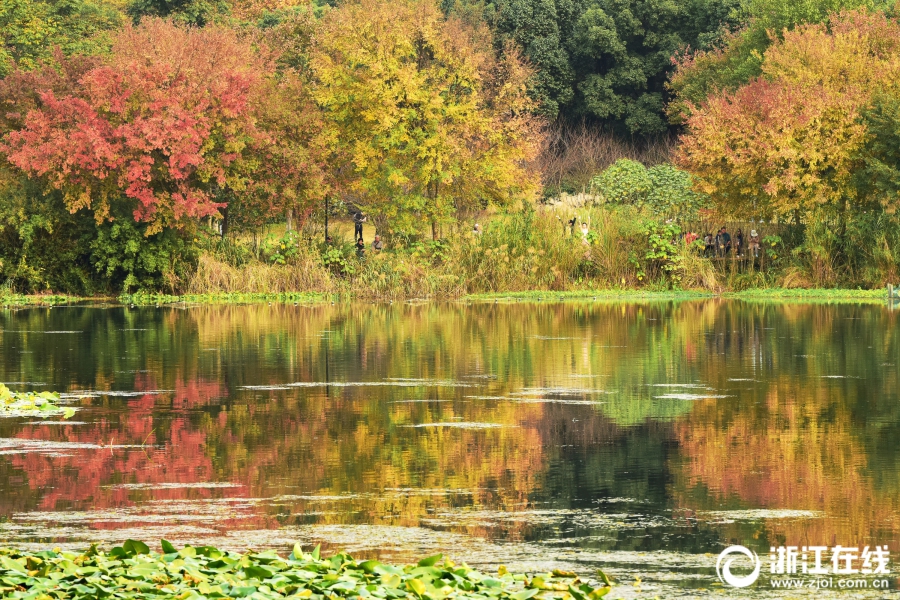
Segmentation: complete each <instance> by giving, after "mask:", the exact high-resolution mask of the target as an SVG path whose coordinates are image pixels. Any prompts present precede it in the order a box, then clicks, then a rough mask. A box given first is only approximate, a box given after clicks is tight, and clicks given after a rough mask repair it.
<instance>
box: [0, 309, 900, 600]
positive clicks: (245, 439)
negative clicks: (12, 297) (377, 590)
mask: <svg viewBox="0 0 900 600" xmlns="http://www.w3.org/2000/svg"><path fill="white" fill-rule="evenodd" d="M898 315H900V313H898V312H895V311H892V310H890V309H889V308H888V307H887V306H886V305H882V304H869V305H861V304H799V303H798V304H791V303H784V304H781V303H763V302H743V301H737V300H721V299H702V300H686V301H648V302H610V301H599V300H598V301H591V300H587V301H564V302H554V303H548V302H538V301H533V302H525V301H522V302H503V301H501V302H500V303H494V302H483V303H465V302H458V303H407V304H404V303H396V304H391V305H389V304H355V303H345V304H341V303H338V304H336V305H331V304H330V303H325V304H314V305H299V306H294V305H293V304H286V305H285V304H273V305H266V304H257V305H202V306H183V305H177V306H162V307H152V306H151V307H127V306H91V305H76V306H67V307H54V308H52V309H49V308H46V307H42V308H22V309H18V310H13V309H6V310H4V311H0V327H2V333H0V352H2V364H0V380H2V381H3V382H6V384H7V385H8V386H9V387H10V388H12V389H14V390H38V391H42V390H53V391H60V392H64V393H65V396H66V399H65V401H66V402H67V403H68V404H69V405H71V406H74V407H77V408H78V412H77V413H76V414H75V416H74V417H72V418H71V419H70V420H69V421H61V420H60V419H58V418H53V419H47V420H44V421H41V420H39V419H32V418H21V417H16V418H2V419H0V544H5V545H16V546H22V547H28V548H32V549H36V548H44V547H48V546H60V547H74V548H84V547H86V546H87V545H89V543H91V542H94V541H102V542H108V543H113V542H121V541H122V540H124V539H126V538H137V539H143V540H146V541H148V542H154V541H155V540H158V539H159V538H163V537H164V538H166V539H169V540H171V541H173V542H175V543H192V544H195V545H197V544H210V545H218V546H221V547H228V548H232V549H238V550H243V549H246V548H247V547H252V548H256V549H263V548H270V547H274V548H277V549H279V550H281V551H283V552H285V553H287V552H288V551H289V549H290V547H291V546H292V545H293V543H294V542H295V541H299V542H300V543H301V544H303V545H304V546H306V547H310V546H312V545H314V544H319V543H321V544H322V546H323V549H325V550H329V551H331V550H339V549H346V550H349V551H351V552H352V553H354V554H356V555H359V556H379V557H382V558H384V559H388V560H397V561H411V560H415V559H418V558H421V557H423V556H427V555H430V554H434V553H436V552H444V553H446V554H449V555H450V556H452V557H453V558H455V559H458V560H465V561H467V562H468V563H469V564H471V565H473V566H478V567H480V568H484V569H496V568H497V566H498V565H499V564H506V565H507V566H508V567H509V568H510V569H511V570H512V569H516V570H523V569H524V570H529V571H531V570H547V569H553V568H563V569H574V570H576V571H578V572H580V573H581V572H583V573H588V574H590V573H592V572H593V571H594V569H596V568H598V567H599V568H602V569H604V570H605V571H606V572H607V573H610V574H611V575H613V576H614V577H615V578H617V579H618V580H619V581H620V582H621V584H620V585H619V586H618V587H617V588H616V592H615V593H614V594H611V595H610V596H609V597H612V598H619V597H623V598H632V597H641V598H643V597H653V596H659V597H673V596H683V597H695V596H696V597H704V596H710V595H715V596H717V597H722V595H723V593H724V594H726V595H727V597H767V598H769V597H778V596H779V593H777V592H774V591H772V590H771V589H770V587H769V586H770V584H769V583H768V582H769V580H770V579H771V578H773V577H775V576H774V575H771V574H770V573H769V567H768V560H769V554H770V548H771V547H773V546H775V547H777V546H789V545H797V546H801V545H822V546H828V547H834V546H837V545H842V546H845V547H848V546H849V547H859V548H860V550H861V549H862V548H863V547H865V546H870V547H871V546H875V545H884V544H886V545H888V547H889V548H890V550H891V551H892V552H895V553H898V552H900V545H898V542H900V476H898V475H900V393H898V365H900V333H898V328H897V320H898ZM733 544H740V545H744V546H746V547H748V548H750V549H751V550H753V551H755V552H757V553H758V554H759V556H760V558H761V559H762V564H763V571H762V576H761V578H760V581H759V582H757V583H756V584H754V586H751V587H749V588H745V589H743V590H738V589H730V588H723V586H722V584H721V583H719V580H718V579H717V577H716V569H715V566H716V557H717V555H718V553H719V552H721V551H722V550H723V549H724V548H725V547H727V546H730V545H733ZM897 556H900V554H896V555H892V558H896V557H897ZM830 560H831V555H830V554H829V556H828V557H827V558H826V562H828V561H830ZM829 564H830V562H829ZM898 569H900V567H898ZM892 570H896V569H892ZM894 577H895V576H894V575H891V576H890V577H889V579H890V581H891V585H892V586H895V587H896V582H895V581H894ZM636 578H639V581H638V580H637V579H636ZM895 593H896V592H895ZM808 594H809V595H810V597H812V596H813V595H815V596H816V597H820V596H819V595H818V594H814V593H813V592H812V591H810V592H808ZM836 595H840V594H836ZM846 595H847V594H843V595H840V596H841V597H845V596H846ZM797 596H798V593H797V592H794V593H791V594H790V596H789V597H797ZM853 596H854V597H873V598H876V597H883V596H884V592H876V591H873V590H870V591H869V592H859V591H856V592H853ZM785 597H788V596H787V595H786V596H785Z"/></svg>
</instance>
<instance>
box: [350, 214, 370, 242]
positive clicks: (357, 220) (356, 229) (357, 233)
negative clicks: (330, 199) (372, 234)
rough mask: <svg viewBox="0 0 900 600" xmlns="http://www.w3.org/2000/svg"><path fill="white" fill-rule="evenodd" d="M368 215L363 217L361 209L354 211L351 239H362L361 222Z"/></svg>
mask: <svg viewBox="0 0 900 600" xmlns="http://www.w3.org/2000/svg"><path fill="white" fill-rule="evenodd" d="M367 218H368V217H364V216H363V214H362V211H356V213H355V214H354V215H353V239H354V240H362V239H363V230H362V227H363V226H362V224H363V223H364V222H365V221H366V219H367Z"/></svg>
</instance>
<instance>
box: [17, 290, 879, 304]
mask: <svg viewBox="0 0 900 600" xmlns="http://www.w3.org/2000/svg"><path fill="white" fill-rule="evenodd" d="M714 298H721V299H729V300H744V301H754V302H770V301H797V302H807V301H810V302H812V301H815V302H822V301H833V302H865V303H873V302H885V301H887V300H888V295H887V291H886V290H884V289H874V290H861V289H831V288H812V289H801V288H793V289H787V288H752V289H747V290H741V291H726V292H720V293H715V292H707V291H693V290H668V291H651V290H640V289H600V290H568V291H548V290H528V291H516V292H512V291H509V292H479V293H473V294H464V295H460V296H431V297H426V298H415V297H396V298H394V297H388V296H377V297H371V296H364V295H362V296H360V295H346V294H328V293H323V292H278V293H264V292H258V293H221V294H182V295H171V294H123V295H120V296H87V297H81V296H69V295H64V294H29V295H25V294H15V295H7V296H5V297H0V304H2V305H3V307H4V308H10V307H29V306H31V307H33V306H47V307H52V306H67V305H69V306H70V305H73V304H84V303H89V302H97V303H108V304H112V305H132V306H150V305H160V306H161V305H171V304H253V303H262V302H269V303H272V302H278V303H294V304H299V303H304V304H319V303H327V302H337V301H340V302H347V301H349V302H375V303H380V302H394V301H399V302H404V303H417V302H460V301H462V302H487V301H491V300H493V301H495V302H500V301H505V302H509V301H516V302H521V301H528V302H543V301H548V302H562V301H567V300H603V301H610V300H621V301H632V300H634V301H646V300H661V301H663V300H664V301H672V300H679V301H680V300H703V299H714Z"/></svg>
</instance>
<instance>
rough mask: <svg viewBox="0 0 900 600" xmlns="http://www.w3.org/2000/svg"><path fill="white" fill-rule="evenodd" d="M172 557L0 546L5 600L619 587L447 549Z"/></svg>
mask: <svg viewBox="0 0 900 600" xmlns="http://www.w3.org/2000/svg"><path fill="white" fill-rule="evenodd" d="M161 546H162V553H161V554H160V553H157V552H153V551H151V550H150V548H149V547H148V546H147V545H146V544H145V543H143V542H139V541H136V540H128V541H126V542H125V543H124V544H122V545H121V546H116V547H114V548H112V549H110V550H109V551H104V550H102V549H100V548H99V547H98V546H97V545H94V546H91V548H90V549H89V550H87V551H86V552H84V553H78V552H66V551H59V550H47V551H41V552H24V551H18V550H14V549H0V595H2V596H3V597H4V598H70V599H72V600H87V599H88V598H91V599H93V598H98V597H105V596H113V597H116V598H163V597H165V598H179V599H182V600H186V599H188V598H228V597H231V598H245V597H249V598H257V599H268V598H285V597H288V596H290V597H293V598H309V599H310V600H325V599H328V600H337V599H338V598H377V599H384V600H398V599H400V598H405V599H408V600H446V599H460V600H463V599H472V600H475V599H478V600H488V599H496V600H529V599H530V598H538V599H545V600H596V599H598V598H601V597H603V596H605V595H606V594H607V593H608V592H609V591H610V590H611V589H612V587H611V586H612V584H611V582H610V580H609V579H608V578H607V577H606V575H604V574H603V573H602V572H599V571H598V577H599V579H600V581H599V583H598V584H597V586H593V585H591V584H590V583H588V582H585V581H583V580H582V579H581V578H579V577H578V576H576V575H575V573H571V572H565V571H553V572H552V573H545V574H538V575H533V576H531V577H529V576H527V575H524V574H512V573H509V572H507V570H506V568H505V567H503V566H501V567H500V569H499V570H498V573H497V574H496V575H488V574H484V573H480V572H479V571H477V570H475V569H472V568H470V567H468V566H466V565H465V564H462V565H457V564H455V563H454V562H453V561H451V560H450V559H448V558H445V557H444V556H442V555H440V554H437V555H435V556H431V557H429V558H425V559H423V560H420V561H419V562H418V564H415V565H407V566H404V567H396V566H392V565H388V564H384V563H381V562H378V561H377V560H366V561H356V560H354V559H353V558H352V557H350V556H348V555H347V554H344V553H340V554H335V555H334V556H332V557H330V558H324V557H322V556H321V555H320V553H319V548H318V547H317V548H316V549H315V550H313V551H312V552H311V553H306V552H303V551H302V550H301V548H300V546H299V545H295V546H294V549H293V551H292V552H291V554H290V555H289V556H288V557H287V558H282V557H281V556H279V555H278V554H277V553H276V552H274V551H271V550H270V551H266V552H253V551H248V552H247V553H245V554H237V553H234V552H228V551H225V550H218V549H216V548H213V547H210V546H200V547H196V548H195V547H192V546H185V547H184V548H182V549H181V550H178V549H176V548H175V546H173V545H172V544H171V543H170V542H168V541H166V540H162V541H161Z"/></svg>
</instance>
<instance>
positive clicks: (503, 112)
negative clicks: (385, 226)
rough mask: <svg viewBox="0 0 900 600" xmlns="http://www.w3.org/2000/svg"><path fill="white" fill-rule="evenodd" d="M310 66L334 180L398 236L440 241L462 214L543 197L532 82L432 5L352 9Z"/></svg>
mask: <svg viewBox="0 0 900 600" xmlns="http://www.w3.org/2000/svg"><path fill="white" fill-rule="evenodd" d="M310 64H311V68H312V72H313V74H314V76H315V78H316V88H315V99H316V101H317V103H318V104H319V106H320V107H321V109H322V111H323V118H324V121H325V124H326V130H327V131H328V132H329V148H330V151H331V161H330V162H331V165H332V169H333V173H334V174H335V180H336V181H337V182H338V183H340V185H341V186H342V189H343V191H344V192H345V193H346V194H347V195H348V196H349V197H352V198H353V199H355V200H357V201H358V203H359V204H360V205H361V206H363V207H364V208H365V210H367V211H368V212H369V213H371V214H373V216H375V217H376V218H377V219H380V220H383V221H385V222H388V223H389V224H390V225H389V227H390V228H392V229H394V230H396V231H403V232H414V231H417V230H418V229H419V228H420V226H421V224H422V222H423V221H424V222H426V223H427V222H430V223H431V224H432V234H433V235H436V229H435V227H436V225H437V224H439V223H441V222H446V221H450V220H452V219H454V217H455V215H456V213H457V211H459V210H463V209H466V208H472V207H484V206H486V205H488V204H496V205H509V204H510V203H512V202H515V201H517V200H522V199H528V198H530V197H532V195H533V194H534V192H535V190H536V185H537V177H536V174H535V173H533V172H531V171H530V170H529V169H527V168H526V162H527V161H528V160H529V159H531V158H532V157H533V156H534V154H535V152H536V149H537V146H538V139H539V121H538V120H537V119H536V118H535V117H534V116H533V114H532V108H533V104H532V102H531V100H529V98H528V96H527V94H526V81H527V80H528V78H529V76H530V75H531V71H530V70H529V69H528V68H527V67H525V66H524V64H523V63H522V61H521V60H520V59H519V57H518V56H517V54H516V53H515V52H514V51H513V50H512V49H511V48H508V49H507V51H506V52H505V53H504V54H503V55H502V56H497V55H496V54H495V53H494V50H493V48H492V42H491V36H490V33H489V32H488V30H487V29H486V28H485V27H476V26H472V25H468V24H465V23H463V22H461V21H460V20H457V19H455V18H452V17H451V18H445V17H444V16H443V15H442V14H441V12H440V10H439V9H438V7H437V5H436V4H435V3H434V2H432V1H431V0H401V2H399V3H398V2H393V3H388V2H385V1H383V0H361V1H359V2H348V3H346V4H344V5H342V6H340V7H339V8H337V9H335V10H332V11H329V12H328V13H326V15H325V17H324V19H323V21H322V24H321V26H320V27H319V28H318V30H317V32H316V36H315V40H314V44H313V49H312V54H311V63H310Z"/></svg>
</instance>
